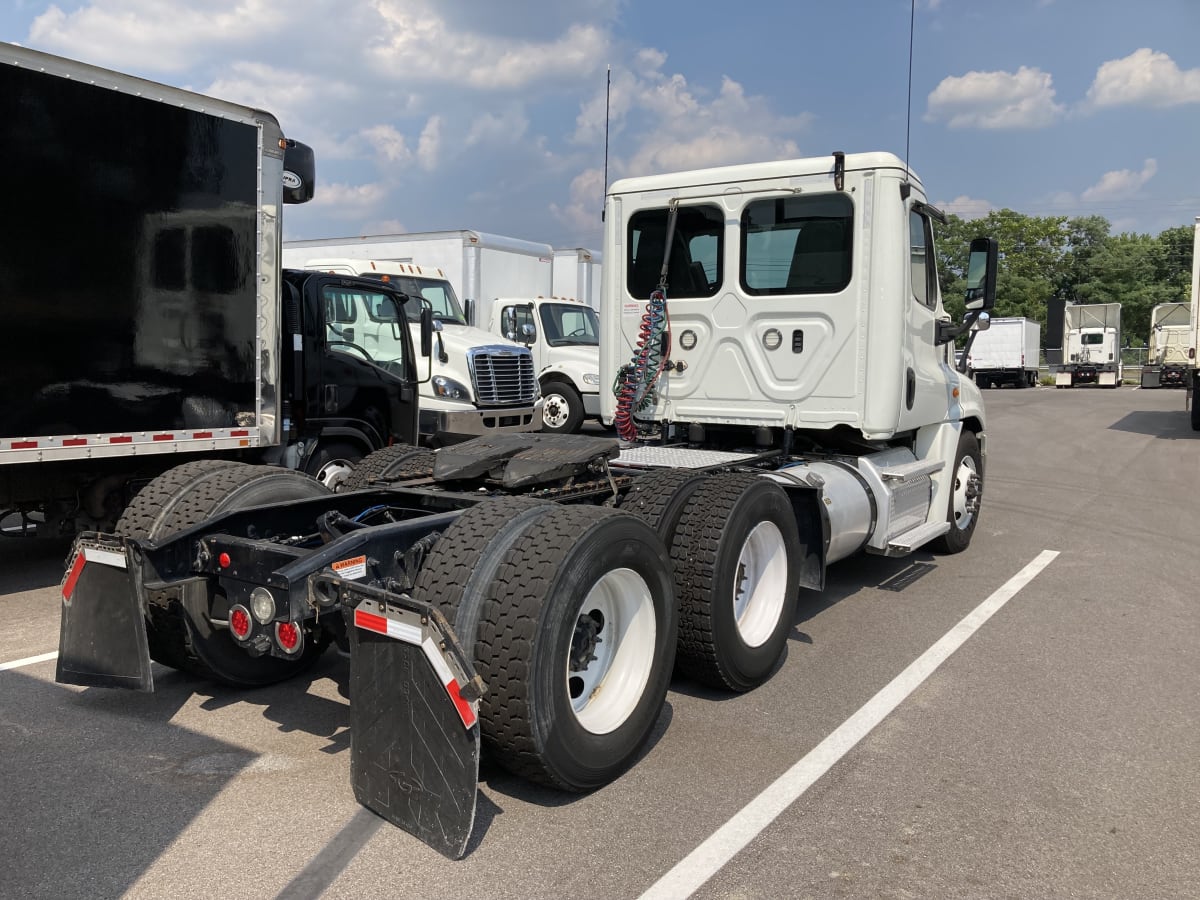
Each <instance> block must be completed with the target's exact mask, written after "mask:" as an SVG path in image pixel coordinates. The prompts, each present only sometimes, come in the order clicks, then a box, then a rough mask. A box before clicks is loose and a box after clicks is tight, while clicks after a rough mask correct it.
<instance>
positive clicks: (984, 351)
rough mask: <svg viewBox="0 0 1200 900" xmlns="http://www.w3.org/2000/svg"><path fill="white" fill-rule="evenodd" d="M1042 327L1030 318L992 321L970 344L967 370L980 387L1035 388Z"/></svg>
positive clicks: (995, 319) (996, 319)
mask: <svg viewBox="0 0 1200 900" xmlns="http://www.w3.org/2000/svg"><path fill="white" fill-rule="evenodd" d="M1041 347H1042V326H1041V325H1039V324H1038V323H1037V322H1036V321H1034V320H1033V319H1025V318H1019V317H1010V318H994V319H992V321H991V324H990V325H989V326H988V328H987V330H986V331H981V332H979V333H978V334H977V335H976V337H975V340H974V341H972V342H971V352H970V353H969V354H968V355H967V370H968V371H969V372H970V373H971V375H972V377H973V378H974V379H975V383H976V384H978V385H979V386H980V387H985V388H986V387H1000V386H1002V385H1005V384H1011V385H1012V386H1013V387H1017V388H1027V387H1036V386H1037V383H1038V371H1039V370H1038V355H1039V354H1040V352H1041Z"/></svg>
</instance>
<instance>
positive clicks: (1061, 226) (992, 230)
mask: <svg viewBox="0 0 1200 900" xmlns="http://www.w3.org/2000/svg"><path fill="white" fill-rule="evenodd" d="M1111 228H1112V226H1111V225H1110V223H1109V221H1108V220H1107V219H1106V218H1104V217H1103V216H1080V217H1076V218H1068V217H1067V216H1026V215H1022V214H1021V213H1018V212H1014V211H1013V210H1011V209H1001V210H998V211H997V210H993V211H992V212H989V213H988V214H987V215H986V216H983V217H981V218H977V219H963V218H960V217H959V216H956V215H950V216H948V219H947V222H946V224H945V225H941V224H936V225H935V235H934V236H935V240H936V247H937V256H938V276H939V278H940V281H941V285H942V297H943V300H944V302H945V306H946V309H947V311H948V312H949V313H950V314H951V315H952V316H954V317H955V319H961V318H962V315H963V292H964V275H965V268H966V262H967V247H968V245H969V244H970V242H971V239H972V238H976V237H980V236H982V235H991V236H992V237H995V238H996V239H997V240H998V241H999V244H1000V266H999V278H998V281H997V287H996V308H995V309H994V310H993V311H992V315H993V317H1001V316H1024V317H1026V318H1029V319H1036V320H1037V321H1038V322H1040V323H1041V325H1042V334H1043V336H1044V335H1045V327H1046V310H1047V303H1048V302H1049V301H1051V300H1059V299H1062V300H1066V301H1067V302H1068V303H1120V304H1121V331H1122V332H1123V340H1124V342H1125V343H1126V345H1127V346H1142V345H1143V344H1145V343H1146V339H1147V337H1148V336H1149V332H1150V311H1151V310H1152V309H1153V308H1154V307H1155V306H1157V305H1158V304H1160V303H1187V302H1189V300H1190V299H1191V285H1192V248H1193V229H1192V226H1191V225H1180V226H1178V227H1175V228H1168V229H1166V230H1165V231H1162V232H1159V234H1158V235H1157V236H1156V237H1152V236H1151V235H1148V234H1131V233H1122V234H1115V235H1114V234H1112V233H1111ZM1043 341H1044V337H1043Z"/></svg>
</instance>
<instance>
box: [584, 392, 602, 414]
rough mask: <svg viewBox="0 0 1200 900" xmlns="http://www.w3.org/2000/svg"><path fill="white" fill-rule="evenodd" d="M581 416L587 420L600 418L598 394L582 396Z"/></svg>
mask: <svg viewBox="0 0 1200 900" xmlns="http://www.w3.org/2000/svg"><path fill="white" fill-rule="evenodd" d="M583 414H584V415H585V416H587V417H588V418H589V419H598V418H600V395H599V394H584V395H583Z"/></svg>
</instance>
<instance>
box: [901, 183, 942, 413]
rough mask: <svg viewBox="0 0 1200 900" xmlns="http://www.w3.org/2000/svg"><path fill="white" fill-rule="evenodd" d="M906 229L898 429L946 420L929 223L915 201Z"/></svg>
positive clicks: (937, 295)
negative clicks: (906, 262)
mask: <svg viewBox="0 0 1200 900" xmlns="http://www.w3.org/2000/svg"><path fill="white" fill-rule="evenodd" d="M907 228H908V248H909V255H908V272H907V275H908V282H909V292H908V293H909V297H908V302H907V304H906V309H905V313H904V317H905V318H904V321H905V341H904V350H903V367H902V379H903V380H902V383H901V384H900V385H899V389H900V418H899V426H898V430H900V431H907V430H909V429H912V428H918V427H920V426H922V425H928V424H930V423H932V422H941V421H945V418H946V415H947V413H948V410H949V397H948V396H947V394H946V383H947V382H946V373H945V371H944V366H945V365H946V359H945V354H946V350H945V347H944V346H940V345H938V343H937V322H938V320H939V319H941V318H944V314H943V311H942V300H941V293H940V292H939V290H938V279H937V255H936V254H935V253H934V245H933V223H932V222H931V221H930V218H929V214H928V213H927V212H926V211H925V210H924V209H923V208H922V205H921V204H920V203H913V204H912V205H911V206H910V208H909V211H908V220H907Z"/></svg>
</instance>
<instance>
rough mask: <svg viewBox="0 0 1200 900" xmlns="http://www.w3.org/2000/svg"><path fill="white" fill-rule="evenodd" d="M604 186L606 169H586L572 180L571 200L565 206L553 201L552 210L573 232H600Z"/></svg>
mask: <svg viewBox="0 0 1200 900" xmlns="http://www.w3.org/2000/svg"><path fill="white" fill-rule="evenodd" d="M604 187H605V186H604V170H603V169H586V170H584V171H583V172H580V173H579V174H578V175H576V176H575V178H574V179H572V181H571V187H570V190H569V194H570V198H571V199H570V202H569V203H568V204H567V205H566V206H563V207H560V206H559V205H558V204H555V203H552V204H550V212H551V214H552V215H553V216H554V217H555V218H557V219H558V220H559V221H560V222H562V223H563V224H564V225H565V226H566V227H568V228H570V229H571V232H572V234H588V233H595V232H598V231H599V228H600V214H601V211H602V210H603V209H604Z"/></svg>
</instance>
